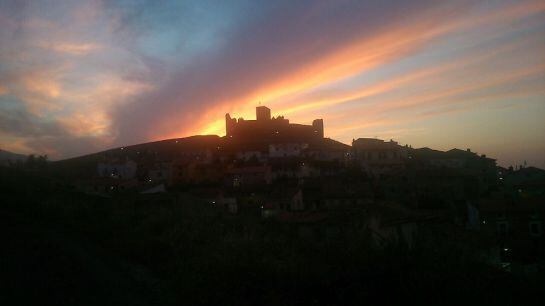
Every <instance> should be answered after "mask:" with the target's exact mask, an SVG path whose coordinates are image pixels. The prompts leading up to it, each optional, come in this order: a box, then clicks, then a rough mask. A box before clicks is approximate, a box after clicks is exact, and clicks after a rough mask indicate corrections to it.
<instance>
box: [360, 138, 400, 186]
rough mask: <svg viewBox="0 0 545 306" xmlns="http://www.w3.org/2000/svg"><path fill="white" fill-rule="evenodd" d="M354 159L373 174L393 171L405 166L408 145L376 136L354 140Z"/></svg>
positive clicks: (376, 175) (378, 174)
mask: <svg viewBox="0 0 545 306" xmlns="http://www.w3.org/2000/svg"><path fill="white" fill-rule="evenodd" d="M352 153H353V160H354V161H355V162H356V163H357V164H358V165H360V166H361V167H362V169H363V170H364V171H365V172H367V173H368V174H369V175H371V176H375V177H378V176H381V175H384V174H389V173H393V172H395V171H398V170H400V169H403V168H404V166H405V160H406V158H407V147H403V146H400V145H399V144H398V143H397V142H395V141H393V140H390V141H384V140H381V139H374V138H358V139H356V140H353V141H352Z"/></svg>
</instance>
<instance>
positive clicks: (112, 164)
mask: <svg viewBox="0 0 545 306" xmlns="http://www.w3.org/2000/svg"><path fill="white" fill-rule="evenodd" d="M137 169H138V165H137V164H136V163H135V162H134V161H132V160H129V159H125V160H123V161H120V160H108V161H103V162H99V163H98V165H97V172H98V176H99V177H111V178H121V179H133V178H135V176H136V171H137Z"/></svg>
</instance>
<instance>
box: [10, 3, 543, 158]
mask: <svg viewBox="0 0 545 306" xmlns="http://www.w3.org/2000/svg"><path fill="white" fill-rule="evenodd" d="M258 103H261V105H266V106H268V107H270V108H271V109H272V112H273V115H284V116H286V117H287V118H289V119H290V121H292V122H297V123H304V124H310V123H311V121H312V120H313V119H315V118H323V119H324V126H325V134H326V136H327V137H331V138H334V139H337V140H339V141H342V142H344V143H348V144H349V143H351V141H352V139H353V138H359V137H378V138H382V139H387V140H389V139H391V138H392V139H394V140H396V141H398V142H400V143H402V144H410V145H412V146H413V147H431V148H434V149H441V150H448V149H451V148H461V149H466V148H471V149H472V150H474V151H476V152H478V153H480V154H487V155H488V156H491V157H494V158H497V159H498V163H499V164H500V165H504V166H505V165H511V164H520V163H522V162H523V161H524V160H527V161H528V164H530V165H535V166H538V167H542V168H545V1H543V0H538V1H463V0H458V1H420V0H414V1H387V0H382V1H361V0H360V1H231V0H229V1H210V2H209V1H186V2H182V1H38V0H33V1H22V0H15V1H6V0H0V110H1V112H0V148H1V149H5V150H9V151H13V152H17V153H39V154H48V155H49V156H50V157H51V159H62V158H68V157H74V156H78V155H82V154H87V153H92V152H96V151H99V150H104V149H108V148H112V147H116V146H121V145H129V144H135V143H141V142H147V141H151V140H159V139H165V138H173V137H183V136H190V135H194V134H218V135H224V133H225V126H224V115H225V113H227V112H229V113H231V114H232V115H233V116H235V117H245V118H248V119H253V118H254V116H255V115H254V110H255V106H257V105H258Z"/></svg>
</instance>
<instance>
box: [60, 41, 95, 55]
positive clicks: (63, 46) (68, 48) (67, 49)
mask: <svg viewBox="0 0 545 306" xmlns="http://www.w3.org/2000/svg"><path fill="white" fill-rule="evenodd" d="M100 48H101V46H99V45H97V44H92V43H83V44H77V43H58V44H53V45H52V46H51V49H53V50H55V51H57V52H61V53H67V54H71V55H85V54H87V53H90V52H92V51H95V50H98V49H100Z"/></svg>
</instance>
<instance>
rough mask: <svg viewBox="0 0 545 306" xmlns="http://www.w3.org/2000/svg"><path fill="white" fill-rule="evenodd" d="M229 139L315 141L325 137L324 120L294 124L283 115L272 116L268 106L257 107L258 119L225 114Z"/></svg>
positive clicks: (272, 141) (245, 140)
mask: <svg viewBox="0 0 545 306" xmlns="http://www.w3.org/2000/svg"><path fill="white" fill-rule="evenodd" d="M225 130H226V136H227V138H228V139H230V140H233V141H237V142H269V143H275V142H313V141H318V140H321V139H323V138H324V121H323V120H322V119H316V120H314V121H312V125H303V124H293V123H290V122H289V120H288V119H285V118H284V117H283V116H278V117H276V118H275V117H272V118H271V110H270V109H269V108H268V107H266V106H258V107H256V120H244V119H243V118H239V119H238V120H237V119H236V118H231V116H230V115H229V114H226V115H225Z"/></svg>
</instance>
